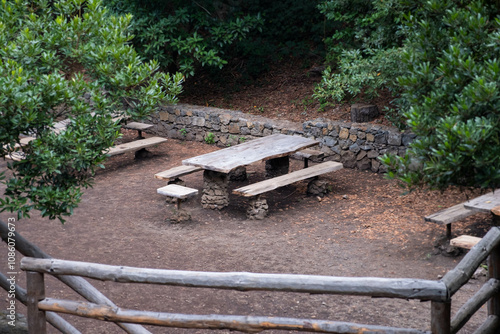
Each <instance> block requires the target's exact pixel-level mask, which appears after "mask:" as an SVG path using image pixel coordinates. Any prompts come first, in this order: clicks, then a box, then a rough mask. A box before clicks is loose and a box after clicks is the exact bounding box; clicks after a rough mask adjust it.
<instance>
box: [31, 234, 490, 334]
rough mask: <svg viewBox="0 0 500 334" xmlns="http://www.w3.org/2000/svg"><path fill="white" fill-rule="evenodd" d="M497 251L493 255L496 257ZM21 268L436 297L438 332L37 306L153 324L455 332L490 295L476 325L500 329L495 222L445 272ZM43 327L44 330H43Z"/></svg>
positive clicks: (48, 264)
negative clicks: (464, 292) (455, 299)
mask: <svg viewBox="0 0 500 334" xmlns="http://www.w3.org/2000/svg"><path fill="white" fill-rule="evenodd" d="M488 255H489V257H488ZM487 257H488V266H489V276H490V279H489V280H488V281H487V282H486V284H485V285H484V286H483V287H482V288H481V289H480V290H479V291H478V292H477V293H476V294H475V295H474V296H473V297H472V298H471V299H470V300H469V301H468V302H467V303H466V304H465V305H464V306H462V307H461V308H460V309H459V311H458V312H457V313H456V315H455V317H454V318H453V319H451V297H452V296H453V295H454V294H455V293H456V291H457V290H458V289H460V287H461V286H463V285H464V284H465V283H466V282H467V281H468V280H469V279H470V277H471V276H472V274H473V273H474V271H475V270H476V269H477V267H479V265H480V264H481V263H482V262H483V261H484V260H485V259H486V258H487ZM21 269H23V270H25V271H27V273H28V274H30V273H31V274H35V273H37V275H41V277H43V274H51V275H55V276H57V277H66V275H72V276H70V277H73V275H74V276H83V277H87V278H93V279H98V280H104V281H106V280H107V281H115V282H123V283H146V284H163V285H172V286H184V287H197V288H217V289H232V290H238V291H248V290H265V291H286V292H300V293H312V294H339V295H359V296H372V297H387V298H404V299H420V300H425V301H429V300H430V301H431V319H430V320H431V332H426V331H423V330H418V329H410V328H393V327H384V326H377V325H361V324H354V323H346V322H335V321H329V320H316V319H296V318H281V317H264V316H263V317H260V316H258V317H253V316H238V315H187V314H176V313H158V312H149V311H137V310H129V309H122V308H118V307H116V306H114V305H103V303H100V302H97V303H95V302H90V303H89V302H77V301H68V300H57V299H52V298H45V296H41V298H39V301H37V302H36V309H37V310H41V311H44V312H50V311H51V312H61V313H68V314H73V315H78V316H82V317H90V318H95V319H101V320H106V321H113V322H122V323H130V324H149V325H158V326H166V327H179V328H196V329H201V328H204V329H229V330H238V331H243V332H250V333H253V332H259V331H263V330H268V329H274V330H276V329H280V330H297V331H310V332H327V333H339V334H340V333H342V334H350V333H380V334H382V333H385V334H387V333H390V334H405V333H433V334H455V333H457V332H458V331H459V330H460V329H461V328H462V327H463V326H464V325H465V324H466V323H467V321H468V320H469V319H470V318H471V317H472V315H473V314H474V313H475V312H476V311H477V310H478V309H479V308H480V307H481V306H482V305H484V303H486V302H487V303H488V318H487V319H486V321H485V322H484V323H483V324H482V325H481V327H480V328H478V329H477V331H476V332H475V333H477V334H479V333H481V334H487V333H498V332H499V330H500V292H499V291H500V228H498V227H493V228H492V229H491V230H490V231H489V232H488V233H487V234H486V236H485V237H483V239H482V240H481V242H479V243H478V244H477V245H476V246H474V247H473V249H472V250H471V251H470V252H469V253H468V254H467V255H466V256H465V257H464V258H463V260H462V261H461V262H460V263H459V264H458V265H457V266H456V267H455V268H454V269H452V270H451V271H450V272H448V273H447V274H446V275H445V276H444V277H443V279H441V280H439V281H429V280H420V279H406V278H403V279H401V278H400V279H389V278H374V277H332V276H318V275H291V274H258V273H246V272H229V273H219V272H200V271H178V270H164V269H149V268H135V267H124V266H110V265H103V264H96V263H86V262H77V261H64V260H58V259H39V258H38V259H37V258H29V257H26V258H23V259H22V260H21ZM37 334H38V333H37Z"/></svg>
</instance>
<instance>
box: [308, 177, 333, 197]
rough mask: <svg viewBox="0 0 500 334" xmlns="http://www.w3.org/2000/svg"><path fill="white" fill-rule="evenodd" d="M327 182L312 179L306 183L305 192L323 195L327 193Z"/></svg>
mask: <svg viewBox="0 0 500 334" xmlns="http://www.w3.org/2000/svg"><path fill="white" fill-rule="evenodd" d="M328 188H329V184H328V182H327V181H326V180H322V179H316V178H315V179H313V180H311V181H309V183H308V184H307V194H308V195H310V196H319V197H323V196H325V195H326V194H327V193H328Z"/></svg>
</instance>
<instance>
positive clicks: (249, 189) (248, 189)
mask: <svg viewBox="0 0 500 334" xmlns="http://www.w3.org/2000/svg"><path fill="white" fill-rule="evenodd" d="M342 168H343V165H342V164H341V163H340V162H335V161H327V162H323V163H321V164H318V165H315V166H312V167H309V168H304V169H301V170H297V171H295V172H292V173H289V174H285V175H281V176H278V177H275V178H272V179H268V180H264V181H261V182H257V183H254V184H250V185H248V186H245V187H241V188H238V189H234V190H233V193H234V194H236V195H241V196H245V197H251V196H256V195H259V194H262V193H265V192H267V191H271V190H274V189H276V188H279V187H283V186H286V185H288V184H291V183H294V182H298V181H301V180H305V179H309V178H311V177H315V176H318V175H321V174H325V173H329V172H333V171H336V170H339V169H342Z"/></svg>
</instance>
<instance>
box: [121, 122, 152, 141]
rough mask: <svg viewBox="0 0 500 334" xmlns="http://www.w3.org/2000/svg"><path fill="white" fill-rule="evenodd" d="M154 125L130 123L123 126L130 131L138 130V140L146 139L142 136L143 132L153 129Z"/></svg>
mask: <svg viewBox="0 0 500 334" xmlns="http://www.w3.org/2000/svg"><path fill="white" fill-rule="evenodd" d="M152 127H153V124H146V123H139V122H130V123H127V124H125V125H123V126H122V128H124V129H129V130H137V139H144V137H143V136H142V131H145V130H148V129H151V128H152Z"/></svg>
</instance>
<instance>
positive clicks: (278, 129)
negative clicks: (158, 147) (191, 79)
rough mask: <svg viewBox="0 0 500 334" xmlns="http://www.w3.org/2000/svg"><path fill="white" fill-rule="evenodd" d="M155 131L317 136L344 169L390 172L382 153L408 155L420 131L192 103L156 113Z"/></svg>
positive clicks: (230, 140)
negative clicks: (297, 119) (279, 116)
mask: <svg viewBox="0 0 500 334" xmlns="http://www.w3.org/2000/svg"><path fill="white" fill-rule="evenodd" d="M150 121H151V123H152V124H154V125H155V126H154V127H153V129H152V132H154V133H155V134H156V135H160V136H164V137H169V138H176V139H185V140H191V141H193V140H194V141H205V142H208V143H213V144H216V145H217V146H221V147H226V146H231V145H236V144H239V143H242V142H245V141H248V140H251V139H253V138H256V137H263V136H268V135H271V134H276V133H283V134H287V135H294V136H304V137H308V138H314V139H316V140H317V141H318V142H319V147H318V149H319V150H321V151H323V152H325V156H324V157H323V158H322V160H324V161H326V160H333V161H340V162H342V163H343V164H344V167H345V168H356V169H360V170H371V171H373V172H385V168H384V166H383V165H381V164H380V162H379V160H378V157H379V156H381V155H383V154H385V153H393V154H398V155H403V154H404V153H405V151H406V147H407V146H408V144H409V143H410V142H411V141H413V140H414V138H415V135H413V134H411V133H401V132H399V131H398V130H397V129H396V128H392V127H387V126H382V125H376V124H372V123H351V122H340V121H331V120H327V119H316V120H312V121H307V122H304V123H294V122H290V121H286V120H273V119H269V118H265V117H259V116H256V115H250V114H245V113H242V112H239V111H233V110H226V109H219V108H210V107H202V106H195V105H188V104H178V105H174V106H163V107H160V108H159V111H158V113H156V114H155V115H154V116H153V117H152V118H151V120H150Z"/></svg>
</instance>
